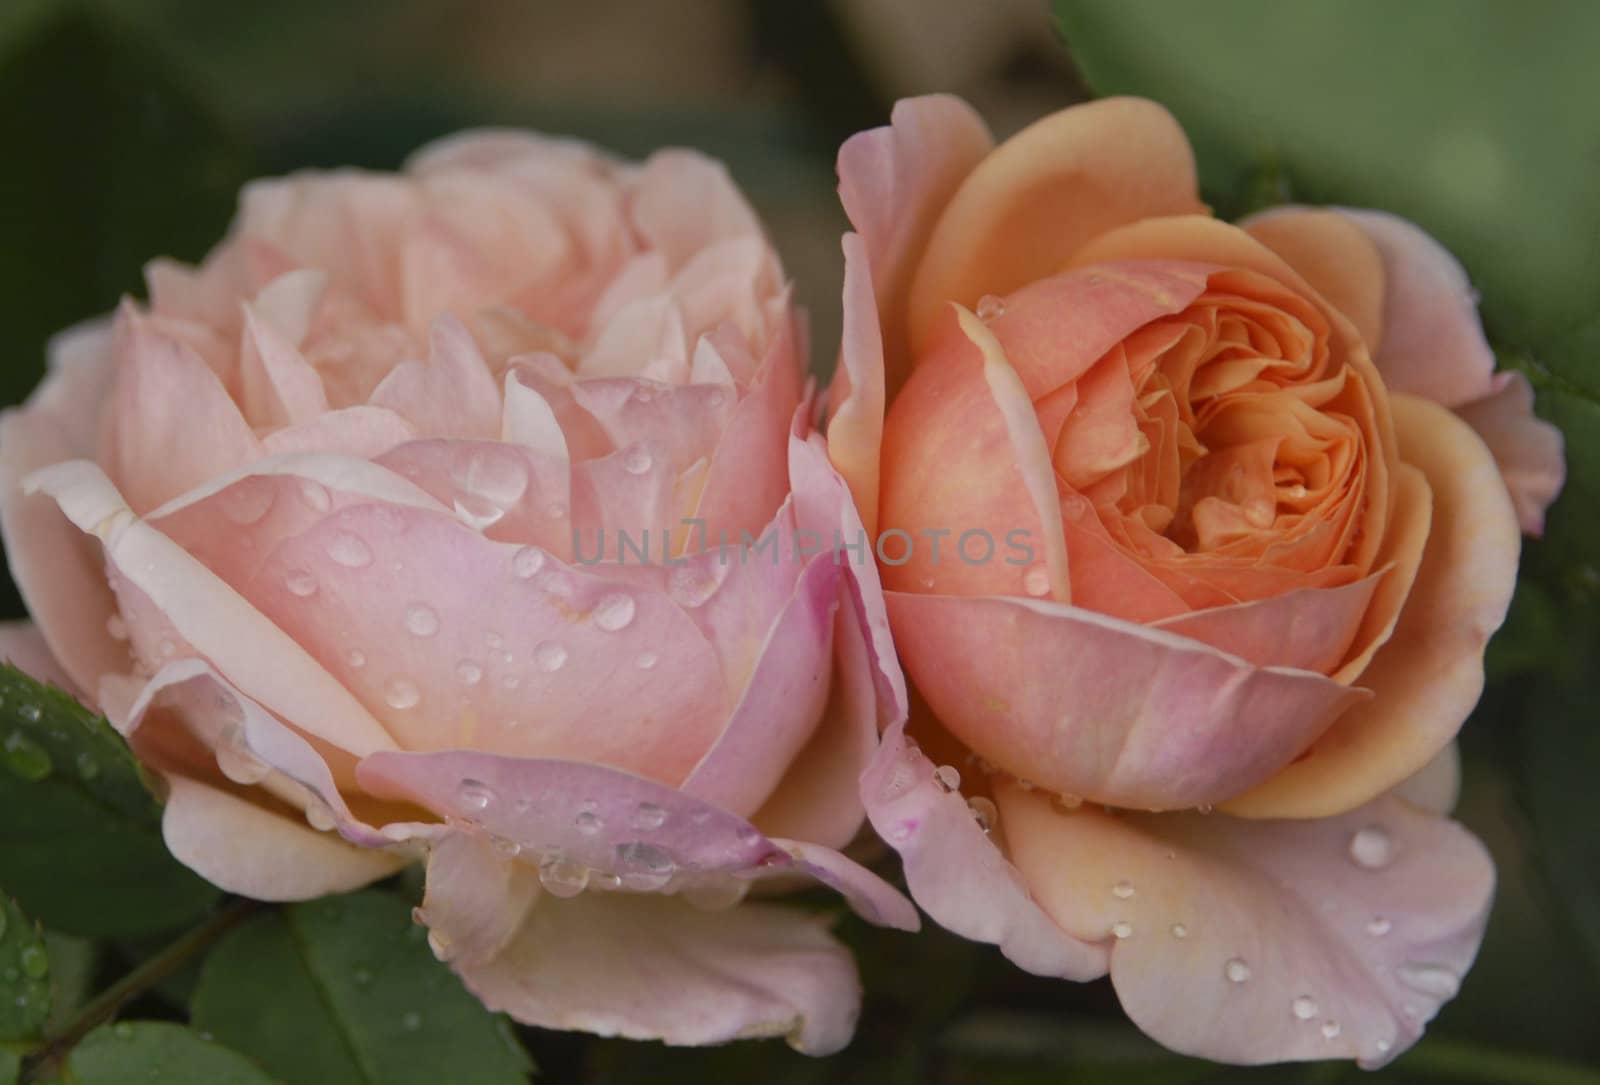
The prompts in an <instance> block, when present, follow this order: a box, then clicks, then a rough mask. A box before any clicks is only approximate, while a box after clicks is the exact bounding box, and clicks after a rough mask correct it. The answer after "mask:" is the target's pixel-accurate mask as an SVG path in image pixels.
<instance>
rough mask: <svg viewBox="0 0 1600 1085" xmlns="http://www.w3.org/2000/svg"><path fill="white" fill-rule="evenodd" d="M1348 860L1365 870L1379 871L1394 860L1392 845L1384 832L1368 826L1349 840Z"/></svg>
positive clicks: (1378, 828)
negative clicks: (1353, 861)
mask: <svg viewBox="0 0 1600 1085" xmlns="http://www.w3.org/2000/svg"><path fill="white" fill-rule="evenodd" d="M1350 858H1351V859H1353V860H1355V863H1356V865H1357V866H1360V867H1365V868H1366V869H1367V870H1380V869H1382V868H1383V867H1386V866H1388V865H1389V861H1390V860H1391V859H1393V858H1394V844H1393V842H1392V841H1391V840H1390V839H1389V834H1388V832H1387V831H1386V830H1384V829H1382V828H1380V827H1379V826H1376V825H1369V826H1367V827H1366V828H1365V829H1362V830H1360V831H1359V832H1357V833H1356V834H1355V835H1354V836H1352V837H1351V838H1350Z"/></svg>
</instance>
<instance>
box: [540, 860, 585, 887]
mask: <svg viewBox="0 0 1600 1085" xmlns="http://www.w3.org/2000/svg"><path fill="white" fill-rule="evenodd" d="M539 884H540V885H542V886H544V889H545V892H547V893H549V894H550V895H551V896H553V897H575V896H577V895H578V894H579V893H581V892H583V891H584V889H585V888H586V887H587V886H588V884H589V868H588V867H587V866H585V865H584V864H582V863H580V862H578V861H576V860H574V859H568V858H567V857H566V856H564V855H562V854H561V853H560V852H552V853H550V854H549V855H547V856H545V857H544V860H543V861H542V862H540V863H539Z"/></svg>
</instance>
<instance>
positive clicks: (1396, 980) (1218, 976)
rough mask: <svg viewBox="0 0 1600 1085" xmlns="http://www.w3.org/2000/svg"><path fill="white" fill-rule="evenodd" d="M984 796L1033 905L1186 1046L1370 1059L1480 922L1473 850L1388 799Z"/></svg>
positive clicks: (1233, 1057) (1478, 857) (1238, 1055)
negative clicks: (1334, 811)
mask: <svg viewBox="0 0 1600 1085" xmlns="http://www.w3.org/2000/svg"><path fill="white" fill-rule="evenodd" d="M996 799H997V801H998V803H999V809H1000V824H1001V825H1002V826H1003V827H1004V829H1005V833H1006V840H1007V843H1008V847H1009V851H1010V854H1011V858H1012V861H1013V862H1014V863H1015V864H1016V865H1017V868H1018V869H1019V870H1020V871H1021V872H1022V876H1023V877H1024V879H1025V880H1026V881H1027V884H1028V887H1029V889H1030V890H1032V892H1033V894H1034V896H1035V898H1036V899H1037V900H1038V901H1039V904H1040V906H1041V907H1042V908H1044V910H1045V911H1046V912H1048V913H1049V914H1050V915H1051V916H1052V917H1053V918H1054V919H1055V921H1056V922H1057V923H1059V924H1061V926H1062V927H1063V928H1065V929H1066V930H1067V931H1068V932H1070V933H1071V934H1073V935H1074V936H1076V937H1078V938H1081V939H1084V940H1086V941H1091V942H1095V943H1099V944H1101V945H1104V946H1107V947H1108V948H1109V950H1110V955H1111V982H1112V984H1113V986H1115V988H1116V990H1117V995H1118V996H1119V997H1120V998H1121V1000H1122V1005H1123V1008H1124V1009H1126V1010H1127V1012H1128V1016H1130V1017H1131V1018H1133V1020H1134V1022H1135V1023H1136V1024H1138V1025H1139V1027H1140V1028H1142V1029H1143V1030H1144V1031H1145V1032H1147V1033H1148V1034H1150V1035H1151V1036H1152V1037H1154V1038H1155V1039H1156V1040H1158V1041H1160V1042H1161V1043H1162V1044H1164V1045H1166V1046H1167V1047H1170V1048H1172V1049H1173V1050H1175V1051H1179V1052H1182V1053H1184V1054H1188V1055H1198V1056H1201V1057H1203V1058H1208V1059H1213V1060H1217V1061H1222V1062H1230V1063H1243V1064H1258V1063H1266V1062H1281V1061H1289V1060H1307V1059H1329V1058H1345V1059H1355V1060H1357V1061H1358V1062H1359V1063H1360V1064H1361V1065H1362V1066H1364V1067H1367V1068H1369V1069H1370V1068H1374V1067H1378V1066H1382V1065H1383V1064H1385V1063H1387V1062H1388V1061H1389V1060H1390V1059H1393V1058H1394V1057H1395V1056H1397V1055H1399V1054H1400V1053H1401V1052H1403V1051H1404V1050H1405V1049H1406V1048H1408V1047H1410V1046H1411V1045H1412V1044H1413V1043H1415V1042H1416V1041H1417V1039H1418V1038H1419V1037H1420V1036H1421V1035H1422V1027H1423V1025H1424V1024H1425V1023H1426V1022H1427V1021H1428V1020H1430V1019H1431V1018H1432V1017H1433V1016H1434V1015H1435V1014H1436V1013H1438V1011H1439V1008H1440V1006H1441V1005H1442V1004H1443V1003H1445V1002H1447V1001H1449V999H1451V998H1452V997H1454V996H1455V993H1456V989H1457V987H1458V985H1459V984H1460V980H1461V976H1462V975H1463V974H1465V972H1466V970H1467V968H1468V967H1469V966H1470V965H1471V964H1472V959H1473V957H1474V956H1475V955H1476V953H1477V949H1478V944H1479V942H1480V941H1481V939H1482V937H1483V929H1484V925H1485V923H1486V922H1487V920H1488V913H1489V903H1490V900H1491V898H1492V896H1493V891H1494V867H1493V864H1492V863H1491V861H1490V859H1489V856H1488V854H1487V852H1486V851H1485V850H1484V848H1483V846H1482V845H1481V844H1479V843H1478V841H1477V840H1475V839H1474V838H1473V837H1472V836H1471V835H1470V834H1468V833H1467V832H1466V831H1465V830H1463V829H1462V828H1461V827H1460V826H1459V825H1456V824H1455V823H1454V822H1451V821H1448V820H1446V819H1444V818H1441V817H1438V816H1436V815H1434V814H1432V813H1429V812H1425V811H1423V810H1420V809H1418V808H1416V807H1413V806H1411V805H1410V804H1408V803H1406V802H1403V801H1401V800H1399V799H1396V798H1393V797H1388V796H1386V797H1383V798H1380V799H1378V800H1377V801H1375V802H1372V803H1369V804H1368V805H1366V806H1363V807H1360V808H1358V809H1355V810H1352V811H1350V812H1348V813H1346V814H1344V815H1342V816H1340V817H1332V818H1322V819H1318V820H1311V821H1248V820H1241V819H1237V818H1230V817H1227V816H1225V815H1222V814H1214V815H1210V816H1206V815H1201V814H1193V813H1186V814H1158V815H1150V814H1112V813H1102V812H1100V811H1098V810H1096V809H1094V808H1093V807H1090V806H1084V807H1081V808H1079V809H1078V810H1075V811H1071V812H1062V811H1060V810H1058V809H1056V808H1054V807H1052V805H1051V803H1050V800H1049V798H1048V797H1047V796H1045V795H1041V794H1039V793H1037V792H1034V793H1028V792H1024V791H1022V790H1020V789H1018V788H1016V787H1015V786H1014V785H1008V786H1003V787H1001V788H999V789H998V790H997V791H996Z"/></svg>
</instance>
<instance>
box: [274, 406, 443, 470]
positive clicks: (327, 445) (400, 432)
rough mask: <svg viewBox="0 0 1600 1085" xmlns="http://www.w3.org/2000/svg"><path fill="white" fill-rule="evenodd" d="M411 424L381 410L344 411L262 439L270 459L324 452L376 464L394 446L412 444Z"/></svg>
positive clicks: (288, 427)
mask: <svg viewBox="0 0 1600 1085" xmlns="http://www.w3.org/2000/svg"><path fill="white" fill-rule="evenodd" d="M416 436H417V431H416V430H415V429H414V428H412V425H411V423H409V422H407V421H406V420H405V419H404V418H401V417H400V416H399V415H398V414H395V413H394V412H393V411H390V410H386V409H384V408H383V407H368V406H359V407H345V408H343V409H341V410H337V411H328V412H326V413H324V414H320V415H318V416H317V417H316V418H314V419H312V420H311V421H309V422H305V423H303V424H301V425H298V426H286V427H285V428H283V429H280V430H275V431H273V432H272V433H269V434H267V435H266V436H265V437H263V438H262V439H261V448H262V451H264V452H265V453H266V454H267V455H269V456H283V455H302V454H308V453H316V452H326V453H331V454H333V455H337V456H354V457H356V458H357V459H363V460H375V459H377V458H378V457H379V456H381V455H383V454H384V453H385V452H387V451H389V450H390V449H391V448H394V447H395V446H396V445H401V444H404V443H405V442H407V441H410V440H414V439H415V438H416Z"/></svg>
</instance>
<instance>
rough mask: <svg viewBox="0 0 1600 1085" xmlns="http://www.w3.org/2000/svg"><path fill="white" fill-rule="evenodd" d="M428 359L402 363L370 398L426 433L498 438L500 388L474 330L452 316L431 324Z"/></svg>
mask: <svg viewBox="0 0 1600 1085" xmlns="http://www.w3.org/2000/svg"><path fill="white" fill-rule="evenodd" d="M429 348H430V357H429V359H428V361H427V362H425V363H424V362H401V363H400V364H399V365H397V366H395V367H394V368H393V369H392V370H390V371H389V375H388V376H386V377H384V378H383V380H382V381H381V382H380V383H379V384H378V386H377V387H376V388H374V389H373V390H372V395H371V397H369V399H368V402H369V403H371V404H372V405H373V406H375V407H387V408H389V409H390V410H392V411H394V412H395V413H396V414H398V415H400V416H402V417H403V418H405V419H406V420H407V421H409V422H410V423H411V424H412V425H414V426H415V427H416V428H417V432H419V433H420V434H422V435H423V436H425V437H499V436H500V415H501V403H500V389H499V388H498V387H496V385H495V381H494V377H493V376H492V375H491V374H490V372H489V366H488V363H486V362H485V361H484V359H483V355H482V354H481V353H479V351H478V347H477V344H476V343H474V342H473V339H472V334H471V333H470V332H468V331H467V329H466V327H465V325H463V324H462V323H461V322H460V321H459V320H457V319H456V318H455V317H453V316H448V315H447V316H442V317H440V318H439V319H437V320H435V321H434V322H433V328H432V333H431V335H430V338H429Z"/></svg>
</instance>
